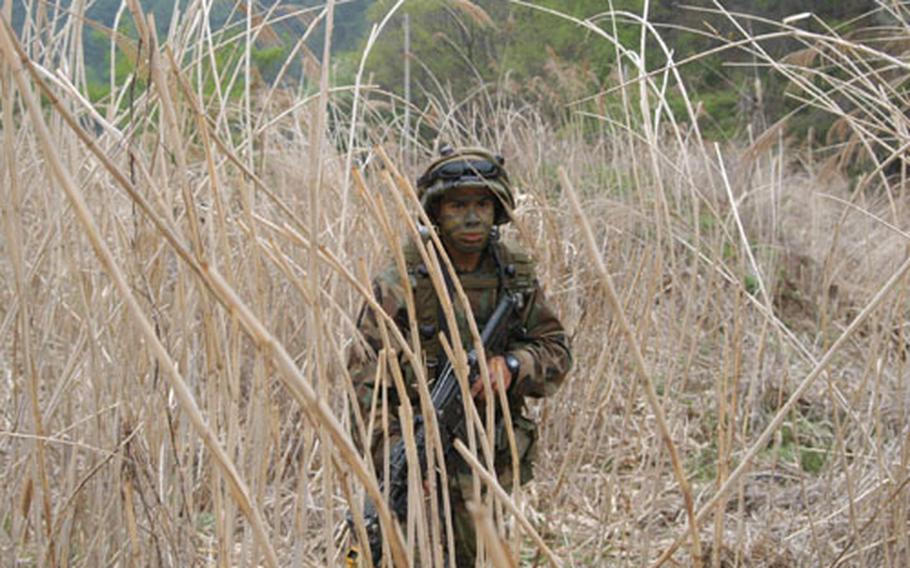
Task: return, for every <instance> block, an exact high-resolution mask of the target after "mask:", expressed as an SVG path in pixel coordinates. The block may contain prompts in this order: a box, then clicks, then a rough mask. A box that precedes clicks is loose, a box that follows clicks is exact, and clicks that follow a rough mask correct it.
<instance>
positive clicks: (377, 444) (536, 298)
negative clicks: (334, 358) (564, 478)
mask: <svg viewBox="0 0 910 568" xmlns="http://www.w3.org/2000/svg"><path fill="white" fill-rule="evenodd" d="M405 257H406V264H407V270H408V274H407V276H406V277H407V278H408V279H409V281H410V284H411V288H412V290H413V293H414V300H415V307H416V316H417V320H418V321H417V324H418V325H417V328H418V330H419V334H420V343H421V350H422V353H423V357H424V360H425V364H426V368H427V371H428V373H427V376H428V378H429V380H430V381H431V384H430V389H432V382H433V381H434V380H435V378H436V372H437V371H438V370H439V369H440V368H441V367H442V365H441V363H442V362H444V361H445V354H444V351H443V349H442V347H441V345H440V343H439V339H438V336H439V332H440V330H443V331H444V327H445V323H444V316H443V315H442V311H441V307H440V304H439V300H438V298H437V296H436V292H435V289H434V288H433V285H432V283H431V280H430V278H429V276H428V271H427V269H426V267H425V266H424V265H423V264H422V263H421V260H420V256H419V254H418V253H417V250H416V248H415V247H414V245H413V244H411V245H409V246H408V247H406V249H405ZM458 279H459V282H460V283H461V286H462V287H463V288H464V291H465V294H466V295H467V297H468V301H469V302H470V305H471V311H472V312H473V314H474V317H475V320H476V322H477V328H478V329H483V326H484V324H485V323H486V321H487V319H488V318H489V317H490V315H491V314H492V312H493V310H494V308H495V306H496V304H497V302H498V300H499V295H500V294H501V293H503V290H505V291H508V292H509V293H513V292H516V291H520V292H522V293H523V295H524V298H525V305H524V308H523V309H522V313H521V318H520V319H521V326H515V329H516V331H515V332H514V333H513V336H512V337H510V339H509V341H508V345H507V348H506V353H511V354H512V355H514V356H515V358H517V359H518V361H519V363H520V366H519V372H518V376H516V377H513V379H512V383H511V385H510V387H509V389H508V391H507V398H508V400H509V407H510V411H511V416H512V421H513V431H514V433H515V438H516V445H517V449H518V455H519V460H520V468H521V469H520V480H521V483H525V482H527V481H528V480H530V479H531V477H532V461H533V456H534V454H535V451H534V450H535V448H534V446H535V441H536V438H537V432H536V425H535V424H534V423H533V422H532V421H530V420H528V419H527V418H525V417H524V416H523V415H522V411H523V410H524V406H525V397H534V398H539V397H544V396H549V395H551V394H553V393H554V392H555V391H556V390H557V388H559V386H560V385H561V384H562V382H563V380H564V378H565V376H566V373H567V371H568V370H569V368H570V366H571V364H572V356H571V352H570V349H569V342H568V338H567V337H566V334H565V331H564V330H563V327H562V324H561V323H560V322H559V319H558V318H557V316H556V314H555V312H554V311H553V309H552V308H551V307H550V306H549V305H548V303H547V301H546V298H545V297H544V294H543V291H542V289H541V288H540V286H539V284H538V282H537V278H536V275H535V272H534V265H533V262H532V261H531V259H530V257H529V256H528V255H527V254H526V253H525V252H524V251H522V250H521V248H520V247H518V246H517V245H516V244H514V243H506V242H499V241H498V240H496V239H494V240H491V242H490V243H489V244H488V246H487V248H486V250H485V251H484V253H483V256H482V257H481V260H480V263H479V265H478V266H477V267H476V268H475V270H473V271H471V272H470V273H460V272H459V273H458ZM373 292H374V295H375V298H376V300H377V302H378V303H379V305H380V306H381V307H382V309H383V310H384V311H385V312H386V314H388V315H389V316H390V317H391V318H392V320H393V321H394V322H395V324H396V326H397V327H398V329H399V330H400V331H401V333H402V335H403V336H404V337H405V338H406V339H407V340H408V341H410V339H411V338H410V337H409V335H410V329H411V326H410V322H409V321H408V314H407V308H406V298H405V293H406V292H405V288H404V284H403V282H402V277H401V275H400V273H399V270H398V269H397V267H396V266H395V265H394V263H393V264H392V265H391V266H390V267H388V268H386V269H385V270H383V271H382V272H381V273H380V274H379V276H377V277H376V278H375V280H374V282H373ZM453 304H454V305H455V315H456V321H457V322H458V328H459V329H458V331H459V335H460V337H461V338H462V341H463V343H464V345H463V347H464V348H465V351H468V350H470V349H471V348H472V342H473V338H472V335H471V332H470V329H469V327H468V324H467V321H466V319H465V315H464V313H463V310H460V309H458V302H454V303H453ZM357 325H358V328H359V330H360V332H361V333H362V335H363V338H364V339H365V342H363V343H358V344H357V345H356V346H355V347H354V348H353V349H352V350H351V352H350V354H349V365H348V366H349V370H350V372H351V377H352V380H353V382H354V389H355V392H356V395H357V398H358V403H359V406H360V411H361V413H362V414H361V415H362V416H363V417H365V419H366V417H368V416H369V413H370V408H371V405H372V402H373V396H374V393H375V385H374V380H375V377H376V365H377V353H378V351H379V350H380V349H381V348H382V347H383V343H382V337H381V331H380V323H379V322H378V321H377V317H376V314H375V313H374V312H373V310H372V309H370V308H369V307H368V306H366V305H365V306H364V308H363V309H362V310H361V312H360V315H359V317H358V320H357ZM392 343H394V341H393V342H392ZM493 355H504V353H488V354H487V356H488V357H491V356H493ZM397 364H398V365H399V366H400V368H401V369H402V372H403V376H404V377H405V382H406V387H407V396H408V398H409V399H410V401H411V403H412V405H413V406H414V408H415V412H419V408H420V406H419V399H418V394H417V389H416V381H415V376H414V373H413V371H412V370H411V369H410V368H409V367H410V365H409V363H407V362H406V361H405V358H404V356H399V359H398V361H397ZM389 382H390V386H389V388H388V393H389V394H388V396H389V399H390V400H389V408H390V412H389V414H390V427H389V432H388V434H389V437H390V446H391V445H392V444H394V442H395V441H396V440H397V439H398V438H399V437H400V431H401V430H400V425H399V424H398V423H397V420H395V419H394V417H397V406H398V400H400V399H399V398H398V396H399V394H398V393H397V392H396V389H395V388H394V386H391V385H392V384H393V383H392V381H391V380H390V381H389ZM481 414H483V413H481ZM355 434H356V433H355ZM382 448H383V444H382V432H381V429H380V428H379V427H375V426H374V432H373V439H372V440H371V441H370V444H369V450H370V453H371V455H372V456H373V463H374V465H375V466H376V469H377V472H381V471H382V467H381V464H382V459H383V449H382ZM495 465H496V472H497V475H498V478H499V481H500V484H502V485H503V486H504V487H505V488H506V489H510V487H511V483H512V471H511V466H512V459H511V453H510V448H509V443H508V440H507V439H506V436H505V435H501V436H497V437H496V447H495ZM446 466H447V470H448V471H449V477H450V487H449V491H450V498H451V501H452V506H453V524H454V530H455V541H456V555H457V558H456V561H457V565H458V566H460V567H461V566H473V565H474V556H475V544H476V543H475V536H474V527H473V521H472V519H471V517H470V515H469V514H468V512H467V510H466V508H465V501H466V498H468V497H469V496H470V491H471V486H472V485H471V483H472V481H471V477H470V472H469V470H468V468H467V466H466V464H463V463H459V464H446Z"/></svg>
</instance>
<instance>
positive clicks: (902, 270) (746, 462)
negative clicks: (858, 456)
mask: <svg viewBox="0 0 910 568" xmlns="http://www.w3.org/2000/svg"><path fill="white" fill-rule="evenodd" d="M907 272H910V259H907V260H905V261H904V262H903V263H902V264H901V266H900V267H899V268H898V269H897V270H896V271H895V272H894V273H893V274H892V275H891V277H890V278H888V280H887V281H886V282H885V284H883V285H882V287H881V288H880V289H879V290H878V292H876V294H875V296H874V297H873V298H872V300H870V301H869V302H868V303H867V304H866V306H865V307H864V308H863V309H862V311H861V312H860V313H859V314H858V315H857V316H856V317H855V318H854V319H853V321H851V322H850V325H849V326H848V327H847V328H846V329H845V330H844V331H843V333H841V335H840V336H839V337H838V338H837V340H836V341H835V342H834V343H833V344H832V345H831V347H830V348H829V349H828V351H827V352H826V353H825V355H824V356H823V357H822V358H821V359H820V360H819V362H818V364H817V365H816V366H815V368H813V369H812V371H811V372H810V373H809V374H808V375H807V376H806V377H805V378H804V379H803V380H802V381H801V382H800V383H799V386H797V388H796V389H794V391H793V393H792V394H791V395H790V398H788V399H787V402H785V403H784V405H783V406H782V407H781V408H780V409H779V410H778V411H777V413H776V414H775V416H774V418H773V419H772V420H771V422H770V423H769V424H768V426H767V427H766V428H765V430H764V431H763V432H762V433H761V435H760V436H759V437H758V438H757V439H756V440H755V441H753V442H752V445H751V447H750V448H749V450H748V451H747V452H746V453H745V454H744V455H743V456H742V458H741V459H740V463H739V465H738V466H737V467H736V469H734V470H733V472H731V473H730V476H729V477H728V478H727V480H726V481H725V482H724V483H723V485H721V487H720V488H719V489H718V490H717V491H716V492H715V493H714V495H712V496H711V498H710V499H709V500H708V501H707V502H706V503H705V504H704V505H702V508H701V509H700V510H699V512H698V515H696V522H700V521H701V520H702V518H704V517H705V516H707V514H708V513H709V512H710V511H711V510H712V509H713V508H714V507H715V506H716V505H717V503H718V502H720V500H721V499H723V497H724V496H726V494H727V493H728V492H729V491H730V490H731V489H732V487H733V485H734V483H736V482H737V481H739V478H740V477H741V476H742V475H743V474H744V473H746V472H747V471H748V470H749V468H750V467H751V465H752V460H753V459H754V458H755V456H756V455H757V454H758V452H759V451H760V450H761V449H762V448H764V447H765V446H766V445H767V444H768V442H769V440H770V439H771V436H773V435H774V433H775V432H776V431H777V429H778V428H780V426H781V425H782V424H783V422H784V420H785V419H786V417H787V415H788V414H789V412H791V411H792V410H793V408H794V407H795V406H796V404H797V402H798V401H799V399H800V397H801V396H802V395H803V394H804V393H805V392H806V391H807V390H808V389H809V387H810V386H812V384H813V383H814V382H815V380H816V379H818V377H819V376H820V375H821V374H822V373H823V372H824V371H825V369H826V367H827V366H828V364H830V362H831V360H832V359H833V358H834V356H835V355H836V354H837V353H838V351H840V349H842V348H843V347H844V345H845V344H846V343H847V342H848V341H849V340H850V339H851V336H852V335H853V334H854V333H856V331H857V329H859V328H860V326H861V325H862V324H863V323H864V322H865V320H866V318H868V316H869V315H870V314H871V313H872V312H873V311H875V309H876V308H878V306H879V305H880V304H881V303H882V301H884V299H885V298H886V297H887V296H888V295H889V294H890V293H891V292H892V290H893V289H894V287H895V286H896V285H897V284H898V283H900V281H901V280H903V278H904V276H906V274H907ZM680 544H681V542H680V538H679V537H677V539H676V540H675V541H674V543H673V544H672V545H671V546H669V547H667V548H666V549H665V550H664V551H663V552H662V553H661V555H660V557H659V558H658V560H657V562H656V563H655V564H654V566H660V565H662V564H663V563H664V562H666V561H667V560H668V559H669V557H670V556H672V554H673V553H674V552H675V551H676V549H677V548H678V547H679V545H680Z"/></svg>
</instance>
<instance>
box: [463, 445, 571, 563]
mask: <svg viewBox="0 0 910 568" xmlns="http://www.w3.org/2000/svg"><path fill="white" fill-rule="evenodd" d="M455 449H456V450H458V453H459V454H461V457H462V458H464V460H465V461H466V462H467V463H468V465H470V466H471V469H472V470H473V472H474V474H475V475H477V476H479V477H480V478H481V479H482V480H483V482H484V483H485V484H486V486H487V488H488V489H489V490H490V491H492V492H493V495H494V496H495V497H496V499H497V500H498V501H499V502H500V503H502V504H503V505H505V507H506V508H507V509H509V512H510V513H512V515H514V516H515V519H516V520H517V521H518V523H519V524H520V525H521V526H522V528H524V530H525V531H527V533H528V535H529V536H530V537H531V540H533V541H534V543H535V544H536V545H537V547H538V549H539V550H540V551H541V552H542V553H543V554H544V556H546V558H547V560H548V561H549V562H550V564H551V565H553V566H555V567H557V568H559V567H561V566H562V561H561V560H560V559H559V558H558V557H557V556H556V554H554V553H553V551H552V550H551V549H550V547H549V546H547V543H546V542H544V540H543V539H542V538H541V537H540V535H539V534H538V533H537V531H536V530H534V526H533V525H532V524H531V523H530V521H528V519H527V517H526V516H525V515H524V514H523V513H522V512H521V510H520V509H519V508H518V507H517V506H516V505H515V502H514V501H513V500H512V498H511V496H510V495H509V494H508V493H507V492H506V490H505V489H503V488H502V486H501V485H500V484H499V481H497V480H496V478H495V477H494V476H493V474H491V473H490V472H489V471H488V470H487V469H486V468H484V466H483V465H482V464H481V463H480V461H478V459H477V457H476V456H475V454H474V453H472V452H471V451H470V449H469V448H468V447H467V446H465V445H464V442H462V441H461V440H456V441H455Z"/></svg>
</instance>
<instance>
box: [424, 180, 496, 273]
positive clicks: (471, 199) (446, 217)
mask: <svg viewBox="0 0 910 568" xmlns="http://www.w3.org/2000/svg"><path fill="white" fill-rule="evenodd" d="M495 217H496V198H495V197H493V194H492V193H491V192H490V190H489V189H487V188H485V187H462V188H457V189H452V190H449V191H448V192H446V194H445V195H444V196H443V197H442V198H441V200H440V202H439V213H438V214H437V219H436V223H437V225H438V226H439V232H440V234H441V235H442V240H443V242H444V243H445V245H446V248H448V250H449V252H450V253H453V252H454V253H456V254H457V253H461V254H467V255H474V254H478V256H479V253H480V252H481V251H483V249H484V247H486V246H487V241H489V240H490V230H491V229H492V228H493V220H494V218H495Z"/></svg>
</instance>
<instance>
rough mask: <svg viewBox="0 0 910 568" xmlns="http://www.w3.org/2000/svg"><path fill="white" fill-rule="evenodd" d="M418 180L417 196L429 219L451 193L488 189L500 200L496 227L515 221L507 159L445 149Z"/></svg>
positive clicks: (477, 151)
mask: <svg viewBox="0 0 910 568" xmlns="http://www.w3.org/2000/svg"><path fill="white" fill-rule="evenodd" d="M439 154H440V157H439V158H437V159H436V160H434V161H433V162H432V163H431V164H430V165H429V166H427V169H426V170H425V171H424V173H423V175H421V176H420V177H419V178H418V179H417V196H418V197H419V198H420V203H421V205H423V209H424V211H426V213H427V216H429V217H430V219H433V215H434V211H433V209H434V205H435V203H436V201H437V200H438V199H439V198H441V197H442V196H443V195H445V193H446V192H447V191H449V190H450V189H455V188H459V187H486V188H488V189H489V190H490V191H491V192H493V195H495V196H496V200H497V201H496V217H495V218H494V220H493V223H494V224H495V225H502V224H505V223H508V222H509V221H510V220H511V212H512V210H513V209H514V208H515V197H514V195H513V193H512V182H511V181H509V175H508V174H507V173H506V170H505V168H503V164H504V163H505V158H503V157H502V156H500V155H499V154H493V153H492V152H490V151H488V150H485V149H484V148H475V147H466V148H458V149H453V148H452V147H451V146H449V145H445V146H443V147H442V149H441V150H440V152H439Z"/></svg>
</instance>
